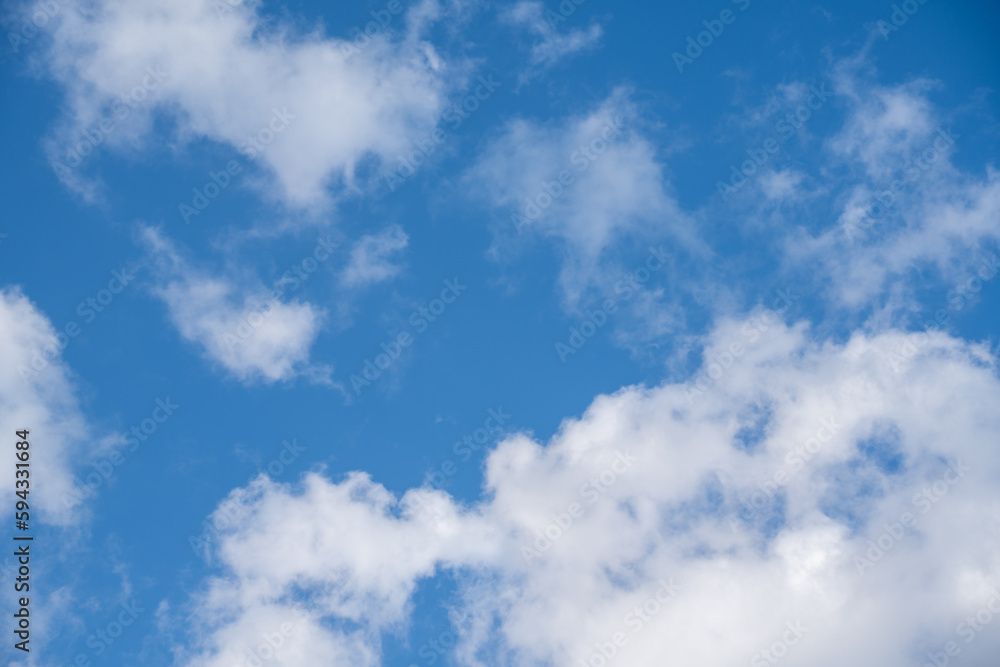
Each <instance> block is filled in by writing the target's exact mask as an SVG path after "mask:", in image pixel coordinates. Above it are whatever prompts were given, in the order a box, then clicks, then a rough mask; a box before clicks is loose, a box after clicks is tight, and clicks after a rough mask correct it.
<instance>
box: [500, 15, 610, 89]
mask: <svg viewBox="0 0 1000 667" xmlns="http://www.w3.org/2000/svg"><path fill="white" fill-rule="evenodd" d="M555 16H558V17H559V20H560V21H565V20H566V19H565V18H563V17H562V16H561V15H558V14H555ZM503 18H504V20H506V21H507V22H508V23H511V24H513V25H516V26H520V27H522V28H524V29H525V30H527V31H528V32H530V33H531V34H533V35H534V36H535V37H536V40H535V43H534V44H533V45H532V47H531V67H530V68H529V69H528V71H527V72H526V74H525V75H524V77H522V79H524V78H530V77H531V76H533V75H535V74H538V73H539V72H540V71H542V70H545V69H548V68H549V67H551V66H552V65H555V64H556V63H557V62H559V61H560V60H563V59H564V58H567V57H569V56H572V55H575V54H577V53H580V52H581V51H586V50H589V49H593V48H596V47H597V44H598V43H599V42H600V40H601V35H602V34H603V30H602V29H601V26H600V25H598V24H596V23H595V24H592V25H591V26H590V27H588V28H586V29H584V28H571V29H570V30H568V31H567V32H566V33H565V34H563V33H560V32H558V31H557V30H556V26H555V25H553V21H550V20H549V18H548V17H546V7H545V5H544V4H542V3H541V2H534V1H533V0H522V1H521V2H518V3H517V4H515V5H514V6H512V7H510V8H509V9H507V10H506V11H505V12H504V13H503ZM556 23H557V24H558V22H556Z"/></svg>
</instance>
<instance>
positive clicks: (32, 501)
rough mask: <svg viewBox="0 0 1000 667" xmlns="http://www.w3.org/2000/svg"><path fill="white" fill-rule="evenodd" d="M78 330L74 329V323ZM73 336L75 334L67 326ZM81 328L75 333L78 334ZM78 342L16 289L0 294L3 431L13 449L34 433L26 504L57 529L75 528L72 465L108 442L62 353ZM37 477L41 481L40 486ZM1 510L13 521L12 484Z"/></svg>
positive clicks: (0, 426) (0, 425) (0, 427)
mask: <svg viewBox="0 0 1000 667" xmlns="http://www.w3.org/2000/svg"><path fill="white" fill-rule="evenodd" d="M74 326H76V325H74ZM70 332H71V333H72V332H73V329H70ZM79 333H80V329H79V326H76V329H75V335H79ZM72 340H73V338H72V337H71V336H70V335H69V334H68V333H67V331H66V330H65V328H60V329H56V327H54V326H53V324H52V322H51V321H50V320H49V319H48V318H47V317H46V316H45V315H44V314H43V313H41V312H40V311H39V309H38V307H37V306H35V304H33V303H32V302H31V301H29V300H28V298H27V297H26V296H25V295H24V294H23V293H22V292H21V291H20V290H18V289H17V288H10V287H8V288H6V289H3V290H0V369H2V370H0V432H2V433H3V436H4V438H5V440H6V442H7V443H9V444H8V447H9V448H10V451H11V455H10V456H11V459H10V460H11V461H12V463H11V473H10V475H11V479H13V476H14V472H13V451H14V442H15V432H17V431H20V430H22V429H29V430H30V434H29V435H30V438H29V442H30V443H31V445H32V447H31V448H30V460H29V463H30V466H31V468H30V470H31V478H32V483H31V485H30V498H29V505H31V506H32V507H34V508H35V509H36V511H37V512H38V514H35V513H32V514H33V515H34V516H35V518H36V519H42V520H44V521H46V522H48V523H52V524H56V525H68V524H71V523H73V522H74V521H75V520H76V518H77V517H78V515H79V509H78V508H77V504H76V503H73V502H69V503H67V502H64V500H65V499H66V498H69V497H72V496H73V492H74V491H75V488H74V482H73V476H72V470H73V466H74V464H79V463H83V462H85V461H86V460H87V459H88V458H89V457H90V456H91V455H92V454H94V453H95V452H96V451H97V450H98V449H100V448H104V447H105V446H106V445H107V444H108V443H107V442H106V441H100V442H98V441H96V440H95V439H94V437H93V433H92V432H91V429H90V426H89V424H88V423H87V421H86V419H85V418H84V416H83V414H82V412H81V410H80V405H79V401H78V400H77V398H76V393H75V388H74V386H73V381H72V374H71V372H70V370H69V367H68V366H67V365H66V362H65V361H63V359H62V351H63V350H64V349H65V348H66V346H67V345H69V344H71V341H72ZM35 480H44V484H39V483H38V482H37V481H35ZM5 487H6V489H8V490H5V492H4V503H3V507H4V511H5V512H6V511H7V510H11V514H10V515H9V516H13V513H12V509H13V503H14V501H15V500H18V498H15V497H14V495H13V494H14V483H13V481H11V482H10V483H9V484H7V485H5Z"/></svg>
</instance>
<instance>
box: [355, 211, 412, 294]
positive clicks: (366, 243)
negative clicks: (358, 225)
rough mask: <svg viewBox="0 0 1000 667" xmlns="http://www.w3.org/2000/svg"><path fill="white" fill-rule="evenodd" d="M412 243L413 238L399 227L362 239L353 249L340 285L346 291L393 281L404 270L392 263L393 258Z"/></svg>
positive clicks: (392, 227) (393, 226)
mask: <svg viewBox="0 0 1000 667" xmlns="http://www.w3.org/2000/svg"><path fill="white" fill-rule="evenodd" d="M409 242H410V237H409V236H407V235H406V232H404V231H403V228H402V227H400V226H399V225H391V226H389V227H387V228H386V229H384V230H382V231H381V232H379V233H378V234H369V235H366V236H362V237H361V238H360V239H359V240H358V241H357V242H356V243H355V244H354V247H353V248H352V249H351V259H350V261H349V263H348V265H347V267H345V268H344V272H343V274H342V275H341V278H340V280H341V282H342V283H343V284H344V285H346V286H347V287H360V286H364V285H370V284H373V283H380V282H383V281H386V280H390V279H391V278H393V277H395V276H396V274H397V273H399V272H400V270H401V269H402V267H401V266H400V265H399V264H395V263H393V257H394V256H395V255H396V254H398V253H399V252H400V251H402V250H404V249H405V248H406V246H407V245H408V244H409Z"/></svg>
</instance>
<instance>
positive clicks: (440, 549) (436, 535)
mask: <svg viewBox="0 0 1000 667" xmlns="http://www.w3.org/2000/svg"><path fill="white" fill-rule="evenodd" d="M998 401H1000V381H998V379H997V375H996V367H995V359H994V358H993V357H991V356H990V355H989V353H988V351H987V350H986V349H985V348H983V347H980V346H977V345H973V344H968V343H965V342H961V341H959V340H956V339H953V338H950V337H948V336H946V335H944V334H940V333H934V334H922V335H917V334H905V333H899V332H888V333H884V334H881V335H877V336H876V335H872V336H866V335H861V334H857V335H854V336H852V337H851V338H849V339H848V340H846V341H844V342H842V343H834V342H815V341H813V340H811V338H810V335H809V333H808V331H807V328H806V326H805V325H797V326H793V327H788V326H785V325H782V324H775V325H774V326H771V327H768V328H767V330H766V331H764V330H763V329H762V328H758V327H754V326H749V327H748V323H747V322H736V321H730V322H724V323H722V324H721V325H719V326H718V327H717V328H716V329H715V331H714V332H713V333H712V334H711V335H710V337H709V340H708V344H707V346H706V350H705V366H704V374H703V375H699V376H696V378H695V379H694V380H692V382H691V383H688V384H663V385H660V386H657V387H653V388H646V387H642V386H633V387H626V388H623V389H622V390H620V391H618V392H617V393H615V394H612V395H605V396H599V397H597V398H596V399H595V400H594V401H593V403H592V404H591V406H590V407H589V409H588V410H587V411H586V412H585V413H584V414H583V415H582V416H581V417H579V418H576V419H568V420H566V421H565V422H564V423H563V424H562V426H561V428H560V429H559V431H558V433H557V434H556V435H555V436H553V438H552V439H551V440H550V441H549V442H547V443H544V444H543V443H539V442H537V441H535V440H533V439H532V438H531V437H529V436H528V435H525V434H516V435H513V436H510V437H508V438H507V439H505V440H504V441H503V442H501V443H500V444H499V445H498V446H497V447H496V448H495V450H493V451H492V452H491V453H490V454H489V456H488V457H487V459H486V461H485V464H484V476H485V477H484V483H483V486H484V495H483V499H482V500H481V501H479V502H478V503H476V504H473V505H471V506H468V505H463V504H460V503H457V502H456V501H454V500H453V499H452V498H451V497H449V496H448V495H446V494H444V493H443V492H441V491H435V490H429V489H412V490H410V491H408V492H407V493H406V494H405V495H403V496H402V497H401V498H397V497H395V496H393V495H392V494H391V493H389V492H388V491H387V490H386V489H385V488H383V487H382V486H380V485H379V484H377V483H376V482H375V481H373V480H372V479H370V478H369V477H368V476H367V475H365V474H363V473H352V474H350V475H348V476H347V477H346V478H345V479H344V480H343V481H339V482H332V481H330V480H329V479H327V478H326V477H324V476H322V475H320V474H317V473H310V474H309V475H307V476H306V477H305V478H304V479H303V480H302V481H301V483H300V484H298V485H295V486H292V485H279V484H275V483H272V482H267V483H262V484H258V485H254V487H253V489H252V490H250V489H245V490H237V491H235V492H234V493H233V496H232V497H231V498H230V499H229V502H230V503H233V502H236V503H238V504H240V505H241V506H243V507H244V508H246V511H245V512H244V513H243V514H242V516H243V518H242V519H241V520H238V521H235V522H233V523H231V524H230V525H229V528H228V529H226V530H225V531H224V535H223V538H222V539H221V542H220V545H219V548H218V550H217V554H218V556H219V558H220V560H221V563H222V565H223V568H224V569H223V574H221V575H220V576H218V577H216V578H214V579H212V580H210V581H209V582H207V583H206V584H205V586H204V587H203V590H202V593H201V595H200V596H199V598H198V601H197V606H198V608H199V609H201V610H203V613H204V614H205V615H206V620H208V621H209V628H210V631H209V632H207V633H206V634H204V635H202V636H199V637H197V642H196V643H195V645H194V646H195V648H194V649H193V652H192V653H191V654H190V655H189V656H188V659H189V662H190V664H194V665H223V664H229V662H227V661H230V662H231V661H232V659H233V656H235V655H237V654H240V652H241V651H242V653H243V654H245V653H246V648H247V647H248V646H254V645H255V643H256V642H257V641H258V638H259V637H260V636H262V635H263V634H266V633H268V632H273V631H274V630H275V628H279V627H280V626H281V624H282V623H286V622H287V623H289V624H292V623H297V624H298V625H297V626H295V627H298V628H301V634H300V635H295V633H294V632H292V631H290V632H289V633H288V635H287V637H286V639H285V640H284V641H283V646H282V647H281V648H279V649H278V650H277V651H276V653H275V655H274V657H273V658H271V659H272V660H273V664H275V665H296V666H297V667H306V666H308V665H323V664H330V661H331V660H334V659H335V656H339V659H341V660H345V661H346V662H347V663H350V664H359V665H377V664H380V659H379V651H380V638H381V637H382V633H385V632H393V633H405V632H406V623H407V619H408V616H409V614H410V612H411V608H410V596H411V594H412V593H413V591H414V588H415V586H416V585H417V584H418V582H419V581H420V580H421V579H424V578H426V577H430V576H432V575H434V574H435V573H437V572H441V571H451V572H453V573H455V575H456V581H457V582H458V584H459V586H458V590H457V592H456V593H455V596H454V599H452V600H450V602H449V605H450V608H451V609H452V611H453V615H452V618H453V620H454V622H455V625H456V627H455V633H456V635H457V636H458V637H459V642H458V646H457V647H456V648H455V649H454V655H455V658H456V660H457V662H458V664H463V665H483V664H524V665H543V664H566V665H581V664H583V665H588V664H589V665H595V666H600V665H603V664H611V661H609V660H608V659H607V658H604V657H603V656H602V653H603V654H605V655H610V654H611V653H612V652H613V653H614V654H615V658H614V662H615V663H616V664H628V665H660V664H663V660H664V656H670V659H671V660H672V661H675V662H677V663H679V664H696V665H706V666H710V665H720V666H722V665H732V664H747V663H750V664H754V665H758V664H773V663H774V662H775V661H777V660H779V659H780V660H781V662H782V664H786V665H810V666H811V667H824V666H827V665H829V666H831V667H832V666H833V665H841V664H845V663H849V664H877V665H885V666H886V667H897V666H898V667H904V666H908V665H912V664H923V662H929V661H931V658H929V657H928V654H930V655H938V654H941V653H942V652H943V651H945V650H952V651H953V650H954V648H956V647H957V648H959V650H960V651H961V654H962V655H963V656H964V659H965V660H966V661H967V663H968V664H987V661H988V656H991V655H996V652H997V650H998V648H1000V640H998V635H997V634H996V633H995V632H993V629H994V628H993V627H992V626H990V625H989V624H988V621H985V620H984V619H986V618H987V616H988V617H989V618H994V617H995V614H994V613H993V612H988V613H987V612H984V613H980V616H979V619H978V620H976V618H975V617H976V614H977V613H979V612H981V611H982V610H984V609H989V606H990V605H992V606H993V609H994V611H995V612H1000V593H998V592H997V590H998V589H1000V559H998V556H997V554H998V553H1000V530H998V527H1000V492H998V487H997V483H996V482H997V480H998V479H1000V453H998V452H997V449H996V447H995V436H996V433H997V432H998V430H1000V414H998V413H997V411H996V409H995V406H996V405H997V404H998ZM220 512H222V509H220ZM302 545H310V548H308V549H305V548H302ZM970 617H972V620H971V621H970V620H969V618H970ZM992 622H993V623H996V622H1000V621H997V620H993V621H992ZM984 623H985V625H984ZM415 640H416V641H419V638H415ZM616 642H617V646H616V645H615V644H616ZM950 642H954V646H953V647H951V648H947V649H946V647H949V643H950ZM581 661H582V662H581Z"/></svg>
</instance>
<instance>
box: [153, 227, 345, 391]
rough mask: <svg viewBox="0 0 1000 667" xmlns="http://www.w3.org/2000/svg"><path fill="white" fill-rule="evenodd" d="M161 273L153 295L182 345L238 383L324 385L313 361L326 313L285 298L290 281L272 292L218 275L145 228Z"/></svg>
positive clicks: (320, 370)
mask: <svg viewBox="0 0 1000 667" xmlns="http://www.w3.org/2000/svg"><path fill="white" fill-rule="evenodd" d="M142 241H143V243H144V244H145V246H146V247H147V248H148V250H149V252H150V255H151V258H152V260H153V263H154V266H155V268H156V280H157V282H156V284H155V286H154V287H153V294H154V295H155V296H156V297H158V298H159V299H160V300H162V301H163V303H165V304H166V306H167V309H168V312H169V316H170V321H171V322H172V323H173V325H174V326H175V327H176V328H177V331H178V332H180V334H181V336H182V337H183V338H184V340H186V341H188V342H190V343H193V344H195V345H197V346H198V347H199V348H200V349H201V350H202V352H203V353H204V355H205V356H206V357H207V358H208V359H210V360H211V361H213V362H215V363H217V364H219V365H220V366H221V367H222V368H224V369H225V370H226V371H228V372H229V373H230V374H232V375H233V376H234V377H236V378H237V379H239V380H241V381H244V382H248V383H253V382H258V381H262V382H276V381H280V380H290V379H292V378H295V377H297V376H299V375H306V376H308V377H311V378H313V379H317V380H321V381H322V380H323V379H324V378H325V377H326V376H327V375H328V374H329V373H328V370H327V369H324V368H321V367H318V366H314V365H311V364H310V363H309V351H310V348H311V347H312V344H313V341H315V339H316V336H317V335H318V334H319V330H320V326H321V325H322V321H323V316H324V313H323V311H321V310H319V309H318V308H316V307H315V306H313V305H312V304H309V303H302V302H299V301H296V300H288V301H283V300H282V298H283V296H284V291H285V283H284V282H279V284H278V286H276V287H275V288H274V289H270V290H269V289H266V288H265V287H263V286H262V285H259V284H257V285H248V284H245V282H244V281H239V280H237V279H235V278H228V277H225V276H213V275H211V274H209V273H206V272H205V271H202V270H200V269H198V268H196V267H194V266H192V265H191V264H190V263H189V262H188V261H187V260H186V259H185V258H184V257H183V256H182V254H181V252H180V251H179V250H178V249H177V248H176V247H175V246H174V244H173V243H172V242H171V241H170V240H168V239H167V238H166V237H165V236H163V235H162V234H161V233H160V232H159V231H157V230H155V229H152V228H144V229H143V230H142Z"/></svg>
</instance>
